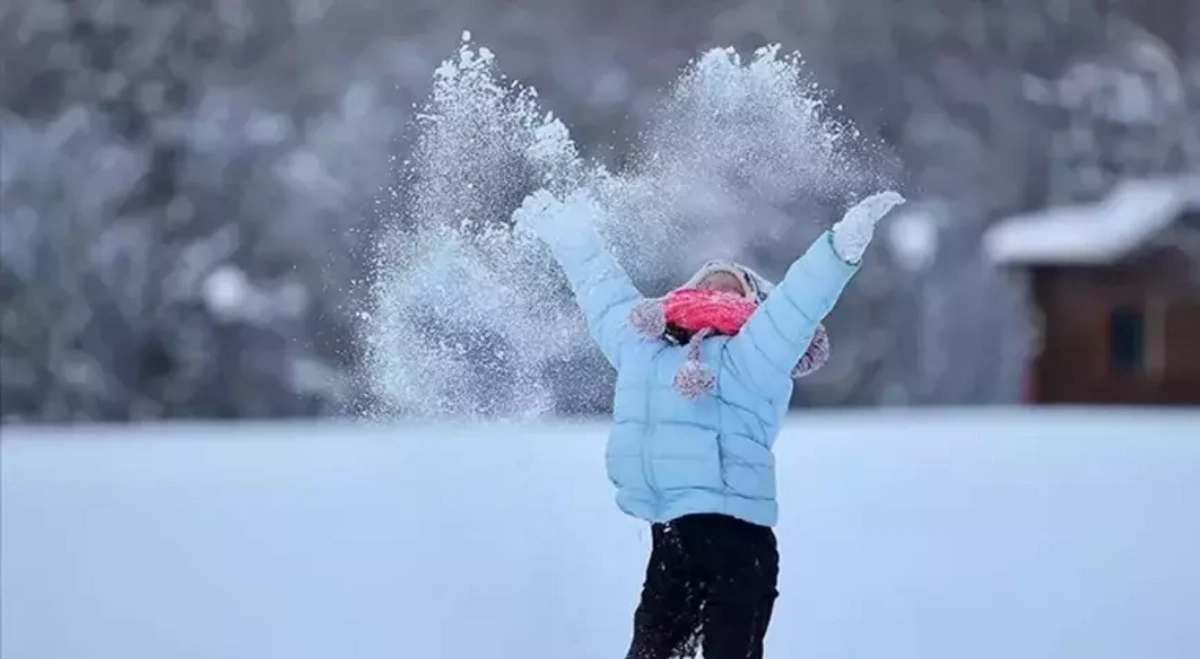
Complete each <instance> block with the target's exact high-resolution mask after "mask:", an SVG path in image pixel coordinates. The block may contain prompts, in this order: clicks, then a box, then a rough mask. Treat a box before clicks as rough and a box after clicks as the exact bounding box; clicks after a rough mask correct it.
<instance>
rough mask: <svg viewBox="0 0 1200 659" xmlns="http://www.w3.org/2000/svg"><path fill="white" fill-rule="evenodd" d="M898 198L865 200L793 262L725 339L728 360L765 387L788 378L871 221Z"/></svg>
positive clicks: (857, 256) (857, 255)
mask: <svg viewBox="0 0 1200 659" xmlns="http://www.w3.org/2000/svg"><path fill="white" fill-rule="evenodd" d="M903 202H904V198H903V197H901V196H900V195H899V194H897V193H895V192H890V191H889V192H883V193H879V194H876V195H872V196H871V197H868V198H866V199H864V200H863V201H861V202H859V203H858V204H856V205H855V206H854V207H853V208H851V209H850V210H849V211H848V212H847V213H846V215H845V216H844V217H843V218H842V220H841V221H840V222H838V223H837V225H835V226H834V227H833V229H832V230H830V231H827V232H825V233H824V234H822V235H821V237H819V238H818V239H817V240H816V242H814V243H813V244H812V245H811V246H810V247H809V248H808V251H807V252H805V254H804V256H801V257H800V258H799V259H797V260H796V261H795V262H794V263H792V266H791V267H790V268H788V272H787V275H786V276H785V277H784V278H783V281H782V282H781V283H780V284H779V286H777V287H776V288H775V290H773V291H771V294H770V295H768V296H767V299H766V301H765V302H763V303H762V305H760V306H759V308H758V309H757V310H755V312H754V313H753V314H752V315H751V316H750V319H749V320H747V321H746V324H745V326H743V327H742V329H741V331H740V332H738V334H737V335H736V336H734V337H733V338H732V339H730V340H729V342H728V343H727V344H726V350H727V356H728V359H729V360H730V363H731V364H732V366H733V367H734V368H735V369H737V371H738V372H739V374H740V375H742V377H745V378H747V379H749V380H750V381H751V382H753V383H755V384H756V385H757V386H761V387H764V388H765V387H769V386H770V385H771V384H773V383H776V382H778V381H780V380H787V379H790V378H791V377H792V368H793V367H794V366H795V365H796V362H797V361H799V360H800V358H801V357H802V356H803V355H804V353H805V351H806V350H808V346H809V344H810V343H811V342H812V339H813V334H814V333H815V332H816V331H817V325H818V324H819V323H820V322H821V321H822V320H824V318H825V316H826V315H828V314H829V312H830V311H831V310H832V309H833V306H834V305H835V304H837V301H838V298H839V297H840V296H841V294H842V290H843V289H845V287H846V284H847V283H849V281H850V279H851V278H852V277H853V276H854V274H855V273H856V272H858V267H859V263H860V262H861V260H862V255H863V252H864V251H865V250H866V248H867V244H868V243H870V241H871V236H872V234H873V233H874V229H875V224H876V223H877V222H878V221H879V220H880V219H881V218H882V217H883V216H884V215H887V213H888V212H889V211H890V210H891V209H892V208H893V207H895V206H896V205H897V204H900V203H903Z"/></svg>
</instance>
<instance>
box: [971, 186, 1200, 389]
mask: <svg viewBox="0 0 1200 659" xmlns="http://www.w3.org/2000/svg"><path fill="white" fill-rule="evenodd" d="M1198 243H1200V180H1198V179H1197V178H1191V179H1187V178H1178V179H1159V180H1140V181H1127V182H1125V183H1123V184H1120V185H1118V186H1117V187H1116V188H1115V189H1114V190H1113V192H1112V193H1111V194H1110V195H1109V196H1108V197H1107V198H1105V199H1103V200H1102V201H1100V202H1098V203H1094V204H1086V205H1078V206H1069V207H1059V208H1054V209H1050V210H1048V211H1043V212H1039V213H1033V214H1029V215H1025V216H1021V217H1015V218H1011V219H1008V220H1005V221H1002V222H999V223H997V224H996V225H994V226H993V227H992V228H991V229H990V230H989V232H988V233H987V234H986V235H985V237H984V245H985V250H986V251H987V253H988V255H989V257H990V258H991V259H993V261H994V262H996V263H999V264H1002V265H1004V266H1008V267H1020V268H1025V269H1027V270H1028V272H1029V282H1030V286H1031V288H1032V290H1031V291H1030V299H1031V300H1032V302H1033V304H1034V305H1035V308H1034V309H1033V310H1032V316H1033V318H1034V322H1035V324H1036V329H1037V341H1036V345H1035V350H1034V354H1033V360H1032V363H1031V364H1030V373H1029V391H1028V399H1029V401H1030V402H1034V403H1069V404H1118V405H1200V257H1198V255H1200V249H1198Z"/></svg>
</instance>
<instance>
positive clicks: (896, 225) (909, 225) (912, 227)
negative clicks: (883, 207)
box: [887, 209, 939, 272]
mask: <svg viewBox="0 0 1200 659" xmlns="http://www.w3.org/2000/svg"><path fill="white" fill-rule="evenodd" d="M887 229H888V232H887V236H888V246H889V247H891V251H892V255H893V256H894V257H895V258H896V262H897V263H899V264H900V265H901V266H902V267H904V269H906V270H908V271H910V272H923V271H925V270H927V269H928V268H929V267H930V266H932V265H933V262H934V259H935V258H936V257H937V249H938V231H939V227H938V220H937V217H936V216H934V215H933V214H932V213H930V212H928V211H926V210H904V209H901V210H900V211H898V212H897V213H896V217H893V218H892V219H891V220H889V221H888V222H887Z"/></svg>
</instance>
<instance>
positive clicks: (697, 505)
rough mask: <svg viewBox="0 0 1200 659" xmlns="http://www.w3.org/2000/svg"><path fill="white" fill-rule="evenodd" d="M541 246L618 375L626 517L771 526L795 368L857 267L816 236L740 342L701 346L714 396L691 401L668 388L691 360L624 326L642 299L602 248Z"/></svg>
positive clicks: (611, 460)
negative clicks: (718, 518) (698, 516)
mask: <svg viewBox="0 0 1200 659" xmlns="http://www.w3.org/2000/svg"><path fill="white" fill-rule="evenodd" d="M538 234H539V235H540V236H541V237H542V239H543V240H545V241H546V243H547V244H548V245H549V246H550V249H551V252H552V253H553V254H554V256H555V258H556V260H557V261H558V263H559V264H560V265H561V266H562V268H563V270H564V272H565V273H566V275H567V280H568V282H569V283H570V286H571V289H572V290H573V291H574V293H575V297H576V300H577V302H578V304H579V306H580V308H581V309H582V310H583V312H584V315H585V316H586V317H587V324H588V329H589V332H590V334H591V336H592V338H593V339H594V340H595V341H596V343H597V344H599V346H600V350H601V351H602V352H603V353H604V356H605V357H606V358H607V359H608V361H609V362H610V363H611V364H612V365H613V367H614V368H616V369H617V383H616V393H615V396H614V400H613V428H612V432H611V434H610V436H609V441H608V449H607V451H606V459H607V467H608V475H609V478H610V480H612V482H613V484H614V485H616V487H617V505H618V506H620V508H621V510H623V511H625V512H626V513H628V514H630V515H633V516H634V517H638V518H641V519H644V520H648V521H651V522H665V521H669V520H672V519H675V518H678V517H681V516H683V515H689V514H693V513H719V514H724V515H730V516H733V517H737V518H740V519H743V520H746V521H748V522H751V523H754V524H759V525H763V526H774V525H775V523H776V521H777V519H778V514H779V513H778V504H777V503H776V501H775V456H774V454H773V453H772V452H771V448H772V446H773V445H774V443H775V438H776V437H777V436H778V434H779V428H780V424H781V423H782V421H783V418H784V415H785V413H786V412H787V408H788V401H789V399H790V398H791V395H792V373H791V371H792V367H793V366H795V364H796V362H797V360H799V359H800V357H801V355H803V354H804V352H805V350H806V349H807V348H808V345H809V343H810V342H811V340H812V337H813V334H814V332H815V331H816V327H817V324H818V323H819V322H820V321H822V320H823V319H824V318H825V316H826V314H828V313H829V311H830V310H831V309H832V308H833V305H834V304H835V303H836V302H837V299H838V297H839V296H840V295H841V293H842V290H843V289H844V288H845V286H846V284H847V282H849V280H850V278H851V277H853V276H854V273H855V272H856V271H857V270H858V267H857V266H856V265H852V264H848V263H846V262H845V261H843V260H842V259H841V258H840V257H839V256H838V255H837V254H836V253H835V252H834V250H833V244H832V240H831V234H830V233H828V232H827V233H825V234H823V235H822V236H821V237H820V238H819V239H818V240H817V241H816V242H814V243H813V245H812V246H811V247H810V248H809V249H808V251H807V253H805V254H804V256H802V257H801V258H800V259H798V260H797V261H796V262H795V263H793V264H792V266H791V268H789V269H788V272H787V276H786V277H785V278H784V280H783V282H782V283H780V284H779V285H778V286H776V287H775V289H774V290H773V291H772V292H771V294H770V295H769V296H768V297H767V299H766V301H765V302H763V303H762V304H761V305H760V306H759V308H758V309H757V310H756V311H755V313H754V314H753V315H752V316H751V317H750V319H749V320H748V321H747V322H746V324H745V325H744V326H743V328H742V330H741V331H740V332H739V333H738V334H737V335H736V336H733V337H727V336H714V337H710V338H707V339H705V340H704V341H703V343H702V348H701V359H702V361H703V362H704V363H705V364H707V365H709V366H710V367H711V368H712V369H713V371H714V372H715V374H716V376H717V382H716V388H715V390H714V391H713V393H711V394H708V395H704V396H702V397H701V398H699V399H698V400H687V399H685V398H684V397H683V396H681V395H679V393H677V392H676V390H675V389H674V386H673V378H674V376H675V373H676V372H677V371H678V370H679V368H680V366H681V365H683V363H684V361H685V360H686V359H687V348H686V347H685V346H679V345H674V344H672V343H670V342H667V341H664V340H654V339H649V338H646V337H645V336H644V335H642V334H640V333H638V332H636V331H634V330H633V329H632V328H631V327H630V326H629V323H628V318H629V313H630V310H631V309H632V308H633V306H634V304H636V303H637V302H638V301H639V300H641V299H642V295H641V293H639V292H638V290H637V288H636V287H635V286H634V284H633V282H632V281H631V280H630V278H629V276H628V275H627V274H626V273H625V271H624V270H623V269H622V268H621V266H620V265H619V264H618V263H617V262H616V260H615V259H614V258H613V257H612V256H611V255H610V254H609V253H608V251H607V249H606V248H605V245H604V243H603V241H602V239H601V238H600V236H599V235H598V234H597V233H595V231H594V230H592V229H591V228H590V227H587V226H582V227H581V226H580V225H579V224H576V223H572V224H571V225H570V226H566V225H565V224H564V225H559V226H558V227H554V228H549V229H547V228H546V227H545V226H543V227H542V228H539V230H538Z"/></svg>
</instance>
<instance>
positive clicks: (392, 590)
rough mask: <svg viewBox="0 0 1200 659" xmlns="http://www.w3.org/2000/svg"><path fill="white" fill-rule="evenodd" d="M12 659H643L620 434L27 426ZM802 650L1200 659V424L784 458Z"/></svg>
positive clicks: (568, 429) (786, 588)
mask: <svg viewBox="0 0 1200 659" xmlns="http://www.w3.org/2000/svg"><path fill="white" fill-rule="evenodd" d="M3 433H4V441H3V444H2V446H3V449H2V450H3V454H2V458H3V460H2V465H3V472H2V476H3V480H2V483H3V489H2V498H0V501H2V510H0V512H2V517H0V522H2V525H3V526H2V529H0V530H2V532H3V533H2V535H0V538H2V540H0V550H2V551H0V557H2V574H0V577H2V581H0V595H2V597H3V607H2V618H0V622H2V624H3V634H2V635H0V643H2V645H0V655H3V657H4V659H199V658H204V659H242V658H244V659H275V658H279V659H285V658H286V659H309V658H311V659H332V658H338V659H341V658H347V659H351V658H352V659H375V658H379V659H384V658H386V659H441V658H447V659H457V658H462V659H482V658H485V657H486V658H488V659H492V658H501V659H508V658H511V659H616V658H618V657H621V656H623V652H624V649H625V646H626V643H627V640H628V635H629V628H630V616H631V612H632V609H633V606H634V602H635V598H636V596H637V591H638V588H639V586H640V579H641V571H642V569H643V565H644V560H645V555H646V551H647V542H648V534H647V533H646V531H645V530H644V529H643V528H642V526H641V525H640V524H638V523H637V522H634V521H631V520H628V519H626V518H624V517H622V516H621V515H620V514H619V513H618V512H617V510H616V508H615V506H614V504H613V503H612V500H611V496H612V493H611V491H610V487H609V484H608V482H607V481H606V479H605V476H604V473H603V462H604V461H603V458H602V455H603V444H602V442H603V434H604V428H603V426H602V425H585V426H567V425H550V426H539V427H530V426H512V425H509V426H506V425H492V426H482V427H466V426H464V427H399V426H397V427H386V428H385V427H379V426H373V427H372V426H355V425H320V424H293V425H249V424H246V425H225V426H207V425H193V426H145V427H139V428H136V429H135V428H125V427H102V428H82V427H81V428H76V429H56V430H48V429H41V430H24V429H18V428H5V429H4V430H3ZM778 453H779V466H780V488H781V492H780V495H781V500H782V509H783V512H782V521H781V523H780V526H779V533H780V536H781V551H782V554H783V566H782V569H783V573H782V585H781V590H782V598H781V599H780V602H779V606H778V613H777V615H776V617H775V620H774V623H773V626H772V630H771V634H770V637H769V649H770V652H769V656H772V657H776V658H778V659H788V658H791V657H796V658H800V657H813V658H820V659H902V658H912V659H943V658H944V659H1075V658H1078V659H1195V657H1200V512H1198V508H1200V413H1196V412H1190V413H1189V412H1163V411H1140V412H1138V411H1119V410H1118V411H1087V410H1076V411H1061V412H1038V413H1034V412H1030V411H986V412H983V411H980V412H966V411H964V412H938V413H928V412H927V413H911V412H855V413H852V414H842V413H819V414H810V415H806V416H803V417H797V418H796V419H795V420H794V421H792V422H791V423H790V424H789V425H788V427H787V430H786V432H785V434H784V436H783V437H782V438H781V440H780V442H779V447H778Z"/></svg>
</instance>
